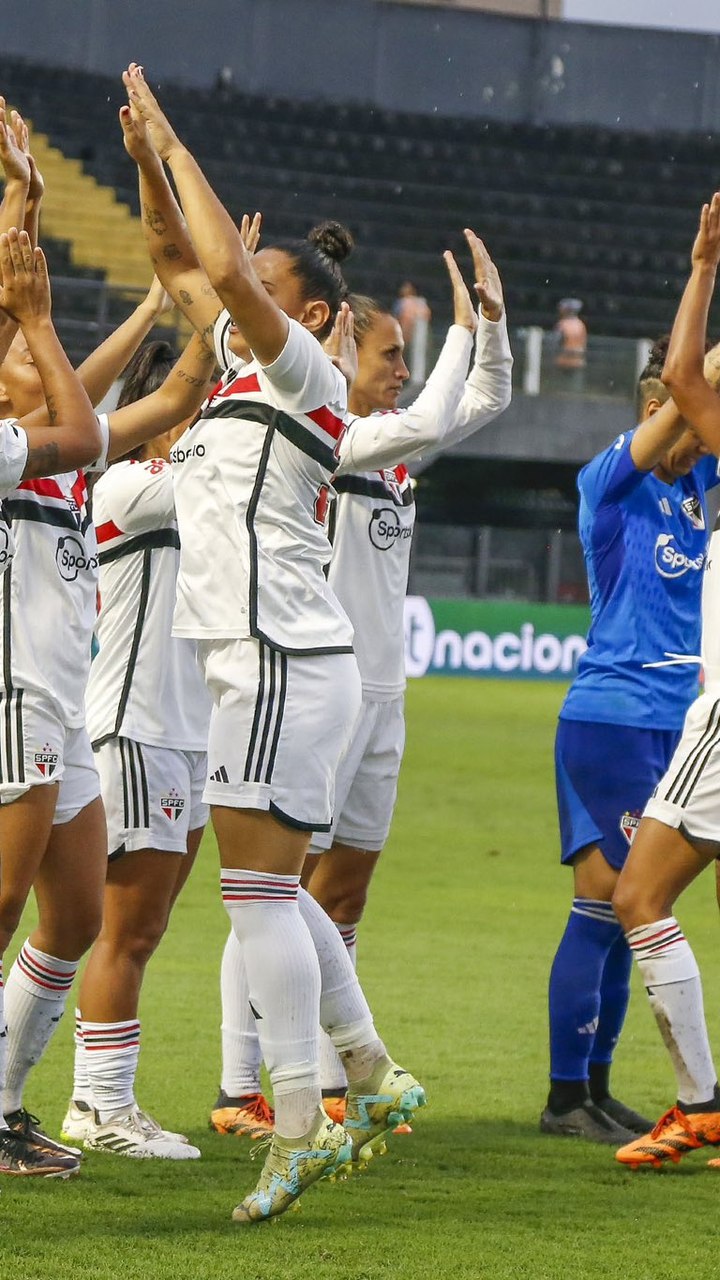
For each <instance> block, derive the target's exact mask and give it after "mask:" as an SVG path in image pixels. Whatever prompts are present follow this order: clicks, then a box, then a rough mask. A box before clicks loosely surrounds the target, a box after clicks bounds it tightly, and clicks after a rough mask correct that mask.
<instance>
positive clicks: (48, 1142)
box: [5, 1107, 82, 1160]
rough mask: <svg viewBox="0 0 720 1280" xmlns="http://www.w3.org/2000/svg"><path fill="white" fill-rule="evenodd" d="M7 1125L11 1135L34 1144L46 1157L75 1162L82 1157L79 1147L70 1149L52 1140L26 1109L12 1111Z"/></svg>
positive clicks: (6, 1119)
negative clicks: (66, 1157) (71, 1159)
mask: <svg viewBox="0 0 720 1280" xmlns="http://www.w3.org/2000/svg"><path fill="white" fill-rule="evenodd" d="M5 1124H6V1125H7V1127H8V1129H9V1130H10V1132H11V1133H14V1134H15V1135H16V1136H17V1137H19V1138H23V1139H24V1140H25V1141H26V1142H28V1143H32V1145H33V1146H34V1147H36V1148H37V1150H38V1151H42V1152H44V1153H45V1155H51V1156H72V1157H73V1159H74V1160H78V1159H79V1158H80V1156H81V1155H82V1151H81V1150H80V1148H79V1147H69V1146H67V1144H66V1143H64V1142H56V1141H55V1139H54V1138H50V1137H48V1135H47V1134H46V1133H43V1130H42V1129H41V1128H40V1121H39V1120H38V1118H37V1116H31V1115H30V1112H29V1111H26V1110H25V1108H24V1107H20V1109H19V1110H18V1111H11V1112H10V1114H9V1115H6V1116H5Z"/></svg>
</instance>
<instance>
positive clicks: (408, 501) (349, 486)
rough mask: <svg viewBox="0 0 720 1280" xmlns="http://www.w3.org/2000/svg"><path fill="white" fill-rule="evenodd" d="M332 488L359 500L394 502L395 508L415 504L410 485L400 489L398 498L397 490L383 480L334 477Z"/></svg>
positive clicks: (361, 477)
mask: <svg viewBox="0 0 720 1280" xmlns="http://www.w3.org/2000/svg"><path fill="white" fill-rule="evenodd" d="M333 488H334V489H335V490H337V492H338V493H356V494H357V495H358V496H359V497H361V498H380V499H382V500H383V501H385V502H387V501H390V502H394V503H395V506H396V507H411V506H412V505H413V503H414V502H415V493H414V491H413V487H412V485H411V484H408V485H407V486H406V487H405V488H404V489H402V490H401V492H400V495H399V496H398V494H397V490H396V489H393V488H392V486H391V485H389V484H385V481H384V480H368V479H367V477H366V476H336V477H335V479H334V480H333Z"/></svg>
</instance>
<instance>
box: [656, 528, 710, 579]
mask: <svg viewBox="0 0 720 1280" xmlns="http://www.w3.org/2000/svg"><path fill="white" fill-rule="evenodd" d="M704 563H705V552H704V551H703V552H701V553H700V555H699V556H693V558H692V559H691V558H690V557H689V556H686V555H685V552H684V551H681V550H680V548H679V547H678V545H677V543H676V542H675V539H674V537H673V535H672V534H671V533H660V534H658V540H657V542H656V543H655V568H656V569H657V571H658V573H659V574H660V577H661V578H682V576H683V574H685V573H688V572H692V573H699V572H700V570H701V569H702V567H703V565H704Z"/></svg>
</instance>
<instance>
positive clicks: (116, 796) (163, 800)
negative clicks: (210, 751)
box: [95, 738, 208, 862]
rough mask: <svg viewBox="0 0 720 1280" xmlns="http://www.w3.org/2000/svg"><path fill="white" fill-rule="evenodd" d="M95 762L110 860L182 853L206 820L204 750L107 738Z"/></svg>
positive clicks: (97, 753) (99, 749) (96, 754)
mask: <svg viewBox="0 0 720 1280" xmlns="http://www.w3.org/2000/svg"><path fill="white" fill-rule="evenodd" d="M95 759H96V761H97V767H98V770H99V773H100V785H101V787H102V797H103V800H104V802H105V812H106V814H107V827H108V850H109V858H110V861H111V862H112V861H114V859H115V858H119V857H121V856H122V854H123V853H132V852H134V851H135V850H136V849H162V850H163V851H165V852H167V853H187V839H188V832H189V831H196V830H197V829H198V828H199V827H204V826H205V823H206V822H207V820H208V810H207V805H205V804H203V800H202V793H203V788H204V786H205V779H206V775H207V755H206V753H205V752H204V751H178V750H174V749H173V748H171V747H152V746H148V745H147V743H140V742H134V741H132V739H130V738H110V739H109V741H107V742H103V744H102V745H101V746H100V747H98V748H97V750H96V752H95Z"/></svg>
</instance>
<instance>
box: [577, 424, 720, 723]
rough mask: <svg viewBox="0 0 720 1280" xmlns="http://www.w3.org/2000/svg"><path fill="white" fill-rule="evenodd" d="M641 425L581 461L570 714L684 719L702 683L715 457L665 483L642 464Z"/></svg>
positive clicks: (613, 719)
mask: <svg viewBox="0 0 720 1280" xmlns="http://www.w3.org/2000/svg"><path fill="white" fill-rule="evenodd" d="M634 434H635V432H634V431H631V432H628V433H627V434H625V435H621V436H619V437H618V439H617V440H616V441H615V442H614V443H613V444H611V445H610V447H609V448H608V449H605V451H604V452H603V453H600V454H598V455H597V457H596V458H593V460H592V461H591V462H589V463H588V464H587V466H586V467H583V469H582V471H581V472H580V475H579V476H578V488H579V490H580V516H579V533H580V541H581V542H582V546H583V552H584V555H585V562H586V565H587V572H588V580H589V585H590V609H591V617H592V622H591V626H590V631H589V633H588V638H587V640H588V648H587V652H586V653H585V654H583V656H582V658H581V659H580V662H579V663H578V673H577V676H576V678H575V680H574V681H573V684H572V685H571V687H570V689H569V691H568V694H567V697H566V698H565V701H564V703H563V706H562V710H561V712H560V716H561V718H562V719H565V720H589V721H600V722H602V723H605V724H622V725H630V726H635V727H637V728H641V729H644V728H647V729H680V728H681V727H682V724H683V720H684V718H685V712H686V711H687V708H688V706H689V704H690V702H691V701H692V699H693V698H694V697H695V696H696V694H697V690H698V674H699V666H698V664H697V662H696V663H686V664H673V665H665V666H654V665H652V664H654V663H663V662H667V660H668V655H673V654H674V655H687V656H688V657H695V658H697V656H698V655H699V653H700V601H701V595H702V581H703V568H704V565H705V552H706V548H707V542H708V537H709V530H708V527H707V526H708V516H707V508H706V502H705V494H706V491H707V490H708V489H710V488H712V487H713V485H716V484H717V483H718V460H717V458H715V457H706V458H702V459H701V460H700V461H699V462H698V463H697V465H696V466H695V467H694V468H693V470H692V471H691V472H690V473H689V474H688V475H687V476H682V477H681V478H680V479H678V480H676V481H675V482H674V484H672V485H669V484H664V483H663V482H662V480H659V479H658V478H657V476H655V475H654V474H653V473H652V472H648V471H638V469H637V467H636V466H635V464H634V462H633V460H632V457H631V455H630V442H631V441H632V438H633V436H634Z"/></svg>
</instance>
